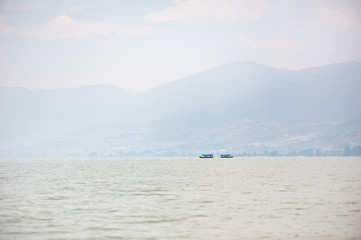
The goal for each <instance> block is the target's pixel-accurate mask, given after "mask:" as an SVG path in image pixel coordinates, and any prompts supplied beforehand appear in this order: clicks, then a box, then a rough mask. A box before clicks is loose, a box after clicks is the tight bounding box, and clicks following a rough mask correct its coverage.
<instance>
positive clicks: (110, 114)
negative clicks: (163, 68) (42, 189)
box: [0, 62, 361, 156]
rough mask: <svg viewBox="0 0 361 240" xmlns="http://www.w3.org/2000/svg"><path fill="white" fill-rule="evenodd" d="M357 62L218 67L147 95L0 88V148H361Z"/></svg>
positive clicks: (16, 151) (15, 151)
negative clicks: (294, 68)
mask: <svg viewBox="0 0 361 240" xmlns="http://www.w3.org/2000/svg"><path fill="white" fill-rule="evenodd" d="M360 92H361V63H356V62H348V63H340V64H332V65H327V66H322V67H316V68H311V69H305V70H300V71H288V70H280V69H275V68H271V67H267V66H263V65H259V64H255V63H251V62H238V63H232V64H226V65H223V66H220V67H218V68H214V69H210V70H208V71H205V72H202V73H199V74H195V75H192V76H189V77H187V78H184V79H180V80H178V81H174V82H171V83H168V84H165V85H163V86H160V87H157V88H154V89H152V90H150V91H148V92H146V93H142V94H134V93H131V92H128V91H125V90H122V89H119V88H116V87H112V86H104V85H99V86H87V87H82V88H75V89H56V90H28V89H23V88H7V87H1V88H0V113H1V119H0V155H4V156H5V155H24V156H26V155H49V156H57V155H81V156H89V155H94V154H95V155H107V154H108V155H109V154H111V155H119V156H126V155H136V154H138V155H162V154H163V155H167V154H175V155H187V154H189V155H192V154H194V153H197V152H199V151H222V150H224V151H230V152H238V153H242V152H256V153H257V152H258V153H260V152H264V151H270V150H278V151H284V152H288V153H289V152H297V151H301V150H302V149H309V148H320V149H326V148H330V147H335V146H343V145H345V144H346V145H347V144H349V145H361V108H360V107H359V106H358V103H359V102H361V94H360Z"/></svg>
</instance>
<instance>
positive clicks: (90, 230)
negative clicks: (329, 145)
mask: <svg viewBox="0 0 361 240" xmlns="http://www.w3.org/2000/svg"><path fill="white" fill-rule="evenodd" d="M360 226H361V159H360V158H300V157H298V158H296V157H294V158H286V157H284V158H260V157H253V158H234V159H217V158H214V159H198V158H189V159H2V160H0V239H111V238H114V239H337V240H338V239H361V227H360Z"/></svg>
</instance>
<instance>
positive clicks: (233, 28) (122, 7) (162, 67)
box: [0, 0, 361, 92]
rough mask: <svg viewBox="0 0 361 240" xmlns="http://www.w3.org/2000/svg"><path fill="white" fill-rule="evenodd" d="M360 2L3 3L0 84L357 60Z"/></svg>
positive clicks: (164, 76)
mask: <svg viewBox="0 0 361 240" xmlns="http://www.w3.org/2000/svg"><path fill="white" fill-rule="evenodd" d="M360 43H361V1H360V0H334V1H332V0H328V1H326V0H309V1H302V0H297V1H288V0H278V1H277V0H274V1H273V0H265V1H262V0H259V1H258V0H222V1H220V0H184V1H182V0H104V1H100V0H98V1H95V0H58V1H51V0H48V1H45V0H34V1H32V0H19V1H15V0H14V1H12V0H0V85H1V86H21V87H27V88H32V89H43V88H58V87H78V86H83V85H92V84H111V85H116V86H118V87H121V88H124V89H128V90H131V91H135V92H141V91H145V90H147V89H150V88H152V87H154V86H157V85H160V84H163V83H165V82H169V81H173V80H176V79H178V78H181V77H185V76H188V75H190V74H194V73H197V72H200V71H203V70H206V69H208V68H212V67H215V66H219V65H221V64H225V63H230V62H235V61H254V62H257V63H261V64H265V65H268V66H274V67H278V68H286V69H300V68H306V67H311V66H318V65H324V64H329V63H335V62H343V61H350V60H354V61H361V44H360Z"/></svg>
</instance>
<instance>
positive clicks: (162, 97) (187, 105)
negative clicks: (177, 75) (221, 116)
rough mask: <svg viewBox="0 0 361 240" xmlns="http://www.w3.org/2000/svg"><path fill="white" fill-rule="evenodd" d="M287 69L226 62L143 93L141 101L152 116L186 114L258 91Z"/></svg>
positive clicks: (143, 110) (146, 112) (249, 63)
mask: <svg viewBox="0 0 361 240" xmlns="http://www.w3.org/2000/svg"><path fill="white" fill-rule="evenodd" d="M286 72H288V71H286V70H279V69H275V68H271V67H266V66H263V65H260V64H255V63H251V62H237V63H231V64H226V65H223V66H220V67H217V68H214V69H210V70H208V71H205V72H202V73H198V74H195V75H192V76H189V77H186V78H183V79H180V80H178V81H174V82H171V83H168V84H165V85H162V86H160V87H157V88H155V89H152V90H150V91H148V92H146V93H144V94H141V95H140V96H138V97H139V99H140V104H139V105H140V106H141V107H142V112H143V113H144V116H145V117H147V118H149V119H161V118H165V117H169V116H177V115H183V114H186V113H190V112H193V111H195V110H198V109H201V108H204V107H208V106H213V105H215V104H219V103H223V102H227V101H229V100H231V99H235V98H239V97H242V98H243V97H247V96H250V95H252V94H255V93H256V92H257V91H258V89H259V88H260V86H262V84H264V83H265V82H267V81H272V80H273V79H276V78H277V77H278V76H280V75H282V74H284V73H286Z"/></svg>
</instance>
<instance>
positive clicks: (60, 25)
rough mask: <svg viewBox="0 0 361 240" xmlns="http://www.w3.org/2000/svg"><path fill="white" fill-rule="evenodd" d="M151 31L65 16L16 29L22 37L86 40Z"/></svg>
mask: <svg viewBox="0 0 361 240" xmlns="http://www.w3.org/2000/svg"><path fill="white" fill-rule="evenodd" d="M151 30H152V28H151V27H149V26H142V25H130V24H119V23H114V22H91V21H80V20H77V19H74V18H71V17H69V16H67V15H60V16H57V17H54V18H53V19H52V20H51V21H50V22H48V23H44V24H41V25H39V26H33V27H28V28H24V29H18V30H17V34H18V35H20V36H22V37H32V38H42V39H87V38H93V37H98V36H101V37H110V36H131V37H136V36H146V35H148V34H149V33H150V32H151Z"/></svg>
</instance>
